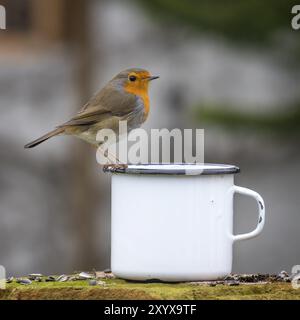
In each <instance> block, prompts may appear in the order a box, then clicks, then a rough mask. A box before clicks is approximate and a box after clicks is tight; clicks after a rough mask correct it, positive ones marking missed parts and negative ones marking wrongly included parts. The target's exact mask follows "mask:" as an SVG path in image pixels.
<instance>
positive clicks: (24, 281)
mask: <svg viewBox="0 0 300 320" xmlns="http://www.w3.org/2000/svg"><path fill="white" fill-rule="evenodd" d="M16 282H17V283H20V284H24V285H27V284H31V283H32V282H31V280H29V279H27V278H19V279H16Z"/></svg>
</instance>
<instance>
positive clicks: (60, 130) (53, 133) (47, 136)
mask: <svg viewBox="0 0 300 320" xmlns="http://www.w3.org/2000/svg"><path fill="white" fill-rule="evenodd" d="M63 131H64V129H63V128H57V129H55V130H53V131H50V132H48V133H46V134H45V135H43V136H42V137H40V138H38V139H36V140H34V141H32V142H29V143H27V144H26V145H25V146H24V148H25V149H28V148H34V147H35V146H37V145H39V144H40V143H42V142H44V141H46V140H48V139H50V138H52V137H54V136H56V135H58V134H60V133H63Z"/></svg>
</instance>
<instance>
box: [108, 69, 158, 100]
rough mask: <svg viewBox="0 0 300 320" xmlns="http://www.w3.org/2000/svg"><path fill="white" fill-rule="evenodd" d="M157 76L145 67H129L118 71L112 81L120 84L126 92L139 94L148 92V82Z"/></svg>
mask: <svg viewBox="0 0 300 320" xmlns="http://www.w3.org/2000/svg"><path fill="white" fill-rule="evenodd" d="M158 78H159V77H158V76H152V75H151V74H150V72H149V71H147V70H145V69H139V68H131V69H127V70H124V71H122V72H120V73H119V74H118V75H116V76H115V77H114V78H113V80H112V81H114V82H117V83H118V84H119V85H121V87H122V89H123V90H124V91H125V92H127V93H133V94H135V95H141V94H145V93H147V92H148V86H149V82H150V81H152V80H155V79H158Z"/></svg>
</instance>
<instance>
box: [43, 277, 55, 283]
mask: <svg viewBox="0 0 300 320" xmlns="http://www.w3.org/2000/svg"><path fill="white" fill-rule="evenodd" d="M45 281H46V282H53V281H56V279H55V277H53V276H49V277H47V278H46V280H45Z"/></svg>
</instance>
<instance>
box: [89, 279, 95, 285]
mask: <svg viewBox="0 0 300 320" xmlns="http://www.w3.org/2000/svg"><path fill="white" fill-rule="evenodd" d="M89 285H90V286H96V285H97V280H95V279H91V280H89Z"/></svg>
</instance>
